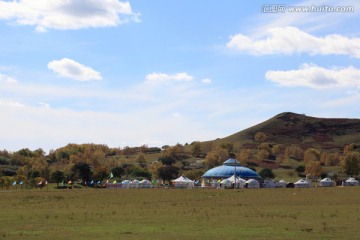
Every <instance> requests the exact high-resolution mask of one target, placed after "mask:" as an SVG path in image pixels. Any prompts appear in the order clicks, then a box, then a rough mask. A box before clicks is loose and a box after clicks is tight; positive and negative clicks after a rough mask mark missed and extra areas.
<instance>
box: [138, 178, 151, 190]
mask: <svg viewBox="0 0 360 240" xmlns="http://www.w3.org/2000/svg"><path fill="white" fill-rule="evenodd" d="M139 185H140V188H151V187H152V185H151V182H150V181H149V180H147V179H143V180H141V181H140V182H139Z"/></svg>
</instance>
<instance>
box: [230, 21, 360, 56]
mask: <svg viewBox="0 0 360 240" xmlns="http://www.w3.org/2000/svg"><path fill="white" fill-rule="evenodd" d="M227 47H228V48H230V49H233V50H236V51H239V52H245V53H249V54H252V55H269V54H286V55H290V54H295V53H308V54H310V55H349V56H351V57H355V58H360V38H348V37H345V36H342V35H339V34H331V35H327V36H325V37H317V36H313V35H311V34H308V33H306V32H303V31H301V30H300V29H298V28H296V27H274V28H269V29H267V30H266V32H265V36H264V37H261V38H251V37H248V36H245V35H243V34H237V35H235V36H232V37H231V39H230V41H229V42H228V43H227Z"/></svg>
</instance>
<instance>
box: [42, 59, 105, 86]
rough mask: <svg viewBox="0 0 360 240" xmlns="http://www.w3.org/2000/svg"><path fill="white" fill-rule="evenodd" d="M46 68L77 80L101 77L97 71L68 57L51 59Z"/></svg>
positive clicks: (98, 78) (99, 78)
mask: <svg viewBox="0 0 360 240" xmlns="http://www.w3.org/2000/svg"><path fill="white" fill-rule="evenodd" d="M48 68H49V69H50V70H52V71H54V72H55V73H57V74H58V75H59V76H61V77H66V78H71V79H74V80H78V81H91V80H101V79H102V77H101V75H100V73H99V72H97V71H95V70H94V69H92V68H90V67H87V66H84V65H82V64H80V63H78V62H76V61H74V60H72V59H69V58H63V59H60V60H54V61H51V62H49V63H48Z"/></svg>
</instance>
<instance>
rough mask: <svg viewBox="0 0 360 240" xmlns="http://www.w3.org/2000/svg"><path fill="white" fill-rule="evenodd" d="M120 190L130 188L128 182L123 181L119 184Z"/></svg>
mask: <svg viewBox="0 0 360 240" xmlns="http://www.w3.org/2000/svg"><path fill="white" fill-rule="evenodd" d="M121 187H122V188H129V187H130V180H124V181H122V182H121Z"/></svg>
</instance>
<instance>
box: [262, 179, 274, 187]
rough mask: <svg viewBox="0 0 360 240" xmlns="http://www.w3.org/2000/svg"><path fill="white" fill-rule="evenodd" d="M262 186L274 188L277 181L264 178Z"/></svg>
mask: <svg viewBox="0 0 360 240" xmlns="http://www.w3.org/2000/svg"><path fill="white" fill-rule="evenodd" d="M262 186H263V187H264V188H276V187H277V182H275V181H274V180H269V179H265V180H264V182H263V183H262Z"/></svg>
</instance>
